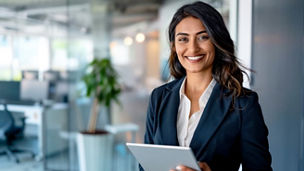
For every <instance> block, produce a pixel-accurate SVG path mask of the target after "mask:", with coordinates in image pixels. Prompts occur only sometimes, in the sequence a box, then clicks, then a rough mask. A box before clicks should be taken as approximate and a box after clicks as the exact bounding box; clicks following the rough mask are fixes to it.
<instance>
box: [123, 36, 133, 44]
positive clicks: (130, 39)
mask: <svg viewBox="0 0 304 171" xmlns="http://www.w3.org/2000/svg"><path fill="white" fill-rule="evenodd" d="M124 44H125V45H127V46H131V45H132V44H133V39H132V38H131V37H130V36H127V37H126V38H125V39H124Z"/></svg>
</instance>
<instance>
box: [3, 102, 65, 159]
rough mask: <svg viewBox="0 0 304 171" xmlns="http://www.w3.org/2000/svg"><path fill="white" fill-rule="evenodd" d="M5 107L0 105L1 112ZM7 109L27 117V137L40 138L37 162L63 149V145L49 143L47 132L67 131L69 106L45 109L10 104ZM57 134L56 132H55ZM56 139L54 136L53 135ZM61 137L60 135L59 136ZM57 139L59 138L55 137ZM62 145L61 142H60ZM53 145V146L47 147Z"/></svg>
mask: <svg viewBox="0 0 304 171" xmlns="http://www.w3.org/2000/svg"><path fill="white" fill-rule="evenodd" d="M3 109H4V108H3V106H2V105H0V110H3ZM7 109H8V110H9V111H11V112H12V113H14V112H18V113H19V112H20V113H23V114H24V116H25V117H26V120H25V123H26V127H25V128H26V129H25V134H26V135H35V136H37V138H38V147H37V148H38V154H37V156H36V159H37V160H41V159H43V158H44V156H45V155H47V154H50V153H54V152H56V151H58V150H61V149H62V148H65V147H63V146H62V144H59V145H58V142H56V143H55V144H53V142H51V143H48V141H50V140H48V137H47V131H48V130H54V129H65V130H67V116H68V115H67V114H68V110H67V109H68V105H67V104H62V103H60V104H54V105H52V106H50V107H45V106H41V105H15V104H8V105H7ZM31 126H34V127H36V129H34V130H33V129H29V128H30V127H31ZM53 132H55V131H53ZM51 136H52V138H54V136H53V135H51ZM58 137H59V135H58ZM55 138H57V137H55ZM59 143H60V142H59ZM47 145H51V146H47Z"/></svg>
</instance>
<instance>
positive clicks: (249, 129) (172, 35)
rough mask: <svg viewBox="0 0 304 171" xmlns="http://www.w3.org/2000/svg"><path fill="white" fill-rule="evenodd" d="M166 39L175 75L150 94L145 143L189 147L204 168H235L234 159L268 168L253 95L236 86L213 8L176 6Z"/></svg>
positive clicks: (229, 44)
mask: <svg viewBox="0 0 304 171" xmlns="http://www.w3.org/2000/svg"><path fill="white" fill-rule="evenodd" d="M169 39H170V46H171V54H170V57H169V65H170V72H171V75H172V76H173V77H174V78H175V80H173V81H172V82H169V83H167V84H165V85H163V86H160V87H158V88H156V89H154V90H153V92H152V94H151V98H150V103H149V107H148V113H147V122H146V133H145V143H147V144H160V145H175V146H189V147H191V149H192V151H193V153H194V155H195V157H196V159H197V161H198V162H199V165H200V167H201V169H202V170H204V171H209V170H212V171H217V170H218V171H222V170H229V171H237V170H238V168H239V166H240V164H242V167H243V170H250V171H255V170H263V171H271V170H272V168H271V155H270V153H269V150H268V148H269V147H268V139H267V136H268V129H267V127H266V125H265V123H264V119H263V115H262V111H261V107H260V105H259V102H258V96H257V94H256V93H255V92H253V91H251V90H249V89H246V88H244V87H243V86H242V84H243V73H244V71H243V70H242V69H241V68H240V66H241V65H240V63H239V62H238V60H237V58H236V56H235V54H234V44H233V41H232V39H231V37H230V35H229V32H228V30H227V28H226V26H225V24H224V21H223V19H222V16H221V15H220V14H219V12H217V11H216V10H215V9H214V8H213V7H211V6H210V5H208V4H206V3H203V2H195V3H192V4H188V5H184V6H182V7H181V8H179V9H178V10H177V12H176V13H175V14H174V16H173V19H172V21H171V23H170V26H169ZM172 157H174V156H172ZM151 162H153V161H151ZM181 164H182V163H181ZM172 169H173V170H174V169H175V168H172ZM176 170H188V171H189V170H193V169H191V168H187V167H186V166H177V168H176Z"/></svg>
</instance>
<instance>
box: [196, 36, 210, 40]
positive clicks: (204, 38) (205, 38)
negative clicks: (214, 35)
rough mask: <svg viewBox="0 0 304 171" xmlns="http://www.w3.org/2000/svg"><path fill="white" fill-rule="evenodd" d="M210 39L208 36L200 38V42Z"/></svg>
mask: <svg viewBox="0 0 304 171" xmlns="http://www.w3.org/2000/svg"><path fill="white" fill-rule="evenodd" d="M208 39H209V37H208V36H199V37H198V40H208Z"/></svg>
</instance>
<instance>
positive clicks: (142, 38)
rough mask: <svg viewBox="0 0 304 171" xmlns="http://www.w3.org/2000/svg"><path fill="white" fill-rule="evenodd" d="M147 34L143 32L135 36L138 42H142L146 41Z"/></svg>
mask: <svg viewBox="0 0 304 171" xmlns="http://www.w3.org/2000/svg"><path fill="white" fill-rule="evenodd" d="M145 38H146V37H145V35H144V34H143V33H137V34H136V37H135V39H136V41H137V42H138V43H142V42H144V41H145Z"/></svg>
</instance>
